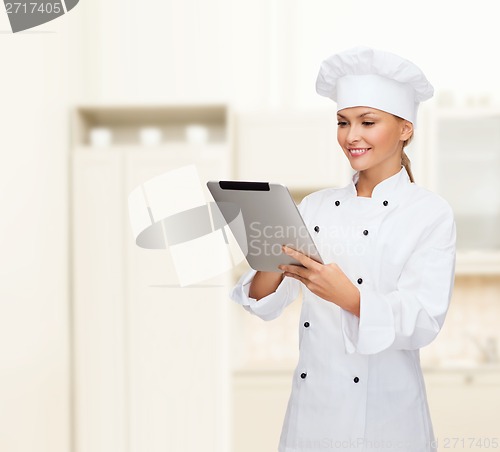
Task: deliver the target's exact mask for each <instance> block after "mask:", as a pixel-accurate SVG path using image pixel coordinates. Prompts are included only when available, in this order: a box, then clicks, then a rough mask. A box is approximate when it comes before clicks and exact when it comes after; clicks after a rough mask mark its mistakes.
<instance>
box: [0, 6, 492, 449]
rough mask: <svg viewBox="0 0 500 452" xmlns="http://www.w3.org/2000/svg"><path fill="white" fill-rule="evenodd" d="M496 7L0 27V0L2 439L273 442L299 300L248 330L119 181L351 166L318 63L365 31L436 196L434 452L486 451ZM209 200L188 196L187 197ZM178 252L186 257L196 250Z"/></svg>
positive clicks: (164, 13) (95, 18)
mask: <svg viewBox="0 0 500 452" xmlns="http://www.w3.org/2000/svg"><path fill="white" fill-rule="evenodd" d="M495 6H496V4H495V2H492V1H485V0H478V1H476V2H475V3H474V7H466V6H460V5H459V4H457V3H456V2H452V1H451V0H443V1H440V2H435V1H433V2H431V1H429V0H424V1H420V2H407V3H405V4H404V5H403V4H402V3H401V2H398V1H396V0H386V1H379V2H368V1H364V0H360V1H358V2H340V1H338V0H312V1H311V0H308V1H305V0H253V1H244V0H204V1H202V0H164V1H159V0H156V1H153V0H143V1H139V0H120V1H118V0H106V1H98V0H81V2H80V4H78V6H77V7H76V8H75V9H73V10H72V11H71V12H70V13H68V14H67V15H65V16H64V17H62V18H60V19H58V20H56V21H54V22H50V23H48V24H46V25H44V26H41V27H38V28H37V29H34V30H31V31H28V32H25V33H19V34H15V35H13V34H12V33H10V32H9V31H8V30H9V24H8V21H7V16H6V15H4V14H0V21H1V26H0V30H2V33H0V41H1V47H0V48H1V53H2V55H3V59H4V62H3V65H2V71H1V76H0V78H1V81H2V83H1V84H0V90H1V100H2V108H1V111H2V122H1V124H2V127H1V133H0V140H1V147H0V152H1V155H2V164H1V165H0V184H1V191H0V209H1V216H0V224H1V231H0V232H1V234H0V241H1V245H0V250H1V255H2V259H1V260H0V451H5V452H7V451H8V452H14V451H15V452H35V451H36V452H101V451H102V452H110V451H116V452H144V451H148V452H156V451H162V452H167V451H168V452H170V451H171V452H177V451H178V452H191V451H200V450H203V451H205V452H209V451H211V452H247V451H248V452H249V451H262V452H266V451H274V450H276V446H277V442H278V438H279V433H280V429H281V423H282V421H283V416H284V412H285V408H286V402H287V398H288V394H289V390H290V383H291V378H292V371H293V368H294V365H295V360H296V358H297V346H298V314H299V310H300V300H298V301H296V302H295V303H293V304H292V305H291V306H290V307H289V308H288V309H287V311H286V312H285V313H284V314H283V315H282V317H280V318H279V319H276V320H275V321H273V322H271V323H266V322H263V321H261V320H260V319H258V318H256V317H252V316H251V315H250V314H248V313H246V312H245V311H243V310H242V309H241V308H240V307H238V306H236V305H235V304H234V303H233V302H231V301H230V300H229V298H228V292H229V288H230V287H231V285H232V284H233V283H234V281H235V280H236V278H238V276H239V275H241V274H242V273H243V272H244V271H246V269H247V268H248V266H247V264H246V263H242V264H240V265H239V266H238V267H236V268H235V269H234V270H233V271H232V272H229V273H228V274H225V275H221V276H220V277H217V278H213V279H212V280H210V281H206V282H205V283H204V284H199V285H196V286H194V287H189V288H183V289H181V288H179V287H176V284H178V281H177V277H176V274H175V271H174V268H173V265H172V262H171V261H170V258H169V255H168V253H167V252H165V251H150V250H143V249H140V248H137V247H136V246H135V245H134V241H133V237H132V233H131V230H130V227H129V222H128V213H127V196H128V193H129V192H130V191H131V190H132V189H133V188H134V187H136V186H137V185H139V184H140V183H142V182H144V181H146V180H148V179H150V178H151V177H153V176H155V175H158V174H161V173H163V172H165V171H168V170H169V169H174V168H177V167H180V166H183V165H186V164H190V163H194V164H195V165H196V167H197V169H198V172H199V174H200V177H201V178H202V182H203V183H204V182H205V181H206V180H209V179H217V178H237V179H254V180H268V179H269V180H273V181H276V182H280V183H284V184H286V185H288V186H289V188H290V189H291V191H292V193H293V195H294V197H295V198H296V201H297V202H299V201H300V200H301V199H302V197H303V196H304V195H306V194H307V193H310V192H311V191H314V190H317V189H321V188H324V187H328V186H341V185H344V184H346V183H348V182H349V180H350V177H351V174H352V172H351V169H350V167H349V166H348V165H347V163H346V161H345V159H344V157H343V156H342V154H341V151H340V150H339V147H338V144H337V142H336V138H335V136H336V122H335V105H334V104H333V103H332V102H331V101H329V100H327V99H325V98H322V97H320V96H318V95H317V94H316V93H315V88H314V83H315V78H316V74H317V71H318V68H319V64H320V63H321V61H322V60H323V59H324V58H326V57H327V56H328V55H330V54H332V53H334V52H337V51H340V50H343V49H346V48H349V47H353V46H354V45H360V44H364V45H370V46H373V47H378V48H381V49H385V50H388V51H392V52H395V53H399V54H401V55H403V56H405V57H407V58H409V59H411V60H412V61H414V62H415V63H417V64H418V65H419V66H420V67H421V68H423V70H424V71H425V73H426V75H427V76H428V78H429V79H430V80H431V82H432V83H433V85H434V87H435V90H436V93H435V97H434V98H433V99H432V100H430V101H428V102H427V103H426V104H424V105H423V106H422V107H421V111H420V117H419V123H418V127H417V130H416V136H415V139H414V141H413V142H412V144H411V146H410V148H409V151H408V155H409V157H410V159H411V160H412V165H413V170H414V174H415V178H416V182H417V183H418V184H420V185H422V186H425V187H427V188H429V189H430V190H433V191H436V192H438V193H440V194H441V195H442V196H444V197H445V198H446V199H448V201H449V202H450V203H451V204H452V206H453V208H454V211H455V214H456V220H457V228H458V256H457V274H456V285H455V290H454V294H453V300H452V304H451V308H450V311H449V315H448V318H447V321H446V324H445V326H444V328H443V330H442V332H441V333H440V335H439V336H438V339H437V340H436V341H435V342H434V343H433V344H431V345H430V346H428V347H426V348H425V349H423V350H422V353H421V355H422V366H423V367H424V371H425V378H426V383H427V392H428V397H429V403H430V407H431V414H432V418H433V421H434V428H435V433H436V436H437V438H438V442H439V446H440V448H454V449H455V450H483V449H485V448H486V449H488V448H492V449H493V448H499V447H500V444H499V443H500V422H499V419H500V364H499V346H500V329H499V328H498V325H499V321H500V234H499V231H500V177H499V174H500V88H499V85H498V80H499V79H500V63H499V62H498V56H497V54H498V52H497V45H496V44H497V43H498V42H499V41H500V28H499V27H498V23H497V22H498V20H497V15H495V14H494V11H496V10H495V9H494V8H495ZM207 200H209V198H208V192H207ZM193 259H196V256H193Z"/></svg>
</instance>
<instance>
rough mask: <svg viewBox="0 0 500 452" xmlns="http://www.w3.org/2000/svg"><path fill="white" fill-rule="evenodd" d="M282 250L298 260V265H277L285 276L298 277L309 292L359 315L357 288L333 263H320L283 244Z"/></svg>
mask: <svg viewBox="0 0 500 452" xmlns="http://www.w3.org/2000/svg"><path fill="white" fill-rule="evenodd" d="M282 248H283V252H284V253H286V254H288V255H289V256H291V257H293V258H294V259H296V260H297V261H299V262H300V263H301V264H302V265H303V266H304V267H305V268H304V267H300V266H298V265H279V266H278V268H280V269H281V270H283V271H284V272H285V276H290V277H291V278H295V279H298V280H299V281H300V282H302V283H303V284H304V285H305V286H306V287H307V288H308V289H309V290H310V291H311V292H313V293H314V294H316V295H317V296H318V297H321V298H323V299H324V300H327V301H331V302H332V303H335V304H336V305H338V306H340V307H341V308H342V309H345V310H347V311H349V312H352V313H353V314H354V315H356V316H358V317H359V301H360V294H359V289H358V288H357V287H356V286H355V285H354V284H353V283H352V282H351V281H350V279H349V278H348V277H347V276H346V274H345V273H344V272H343V271H342V269H341V268H340V267H339V266H338V265H337V264H335V263H331V264H326V265H325V264H320V263H319V262H316V261H315V260H313V259H311V258H310V257H307V256H306V255H305V254H302V253H300V252H299V251H295V250H293V249H292V248H289V247H287V246H283V247H282Z"/></svg>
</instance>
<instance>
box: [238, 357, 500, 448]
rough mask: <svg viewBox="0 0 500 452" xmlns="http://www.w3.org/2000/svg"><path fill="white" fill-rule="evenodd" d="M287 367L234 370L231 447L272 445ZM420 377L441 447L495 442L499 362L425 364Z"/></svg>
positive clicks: (498, 436)
mask: <svg viewBox="0 0 500 452" xmlns="http://www.w3.org/2000/svg"><path fill="white" fill-rule="evenodd" d="M292 373H293V368H292V367H290V368H283V369H274V370H273V369H266V368H264V367H262V368H254V369H239V370H238V371H236V372H234V374H233V391H234V397H233V422H234V427H233V432H234V438H233V450H235V451H238V452H253V451H255V450H276V448H277V445H278V441H279V435H280V432H281V426H282V423H283V419H284V415H285V410H286V404H287V402H288V397H289V395H290V390H291V382H292ZM424 378H425V382H426V390H427V396H428V401H429V407H430V411H431V418H432V422H433V427H434V433H435V437H436V442H437V445H438V447H439V450H440V451H441V450H447V449H450V450H464V451H465V450H467V451H469V452H473V451H483V450H485V449H486V450H490V449H491V450H495V449H498V448H499V447H500V424H499V423H498V419H499V418H500V368H498V367H494V366H493V367H488V366H486V367H478V368H474V367H471V368H455V369H453V368H448V369H447V368H429V369H424ZM495 444H496V446H495Z"/></svg>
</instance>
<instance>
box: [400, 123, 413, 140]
mask: <svg viewBox="0 0 500 452" xmlns="http://www.w3.org/2000/svg"><path fill="white" fill-rule="evenodd" d="M412 135H413V124H412V123H411V122H410V121H407V120H406V119H403V123H402V126H401V137H400V140H401V141H406V140H408V139H409V138H410V137H411V136H412Z"/></svg>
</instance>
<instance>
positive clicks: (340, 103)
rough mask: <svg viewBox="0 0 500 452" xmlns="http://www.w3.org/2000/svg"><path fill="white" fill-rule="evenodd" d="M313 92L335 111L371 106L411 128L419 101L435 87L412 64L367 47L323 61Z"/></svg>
mask: <svg viewBox="0 0 500 452" xmlns="http://www.w3.org/2000/svg"><path fill="white" fill-rule="evenodd" d="M316 91H317V92H318V94H320V95H322V96H325V97H329V98H330V99H332V100H333V101H335V102H336V103H337V111H340V110H342V109H344V108H349V107H361V106H363V107H371V108H376V109H378V110H382V111H385V112H387V113H392V114H393V115H396V116H399V117H400V118H403V119H406V120H408V121H410V122H411V123H413V125H415V124H416V119H417V111H418V106H419V104H420V102H423V101H425V100H427V99H430V98H431V97H432V95H433V94H434V88H433V87H432V85H431V84H430V83H429V81H428V80H427V78H426V77H425V75H424V73H423V72H422V71H421V70H420V68H419V67H418V66H416V65H415V64H414V63H412V62H411V61H408V60H406V59H404V58H402V57H400V56H398V55H395V54H393V53H389V52H384V51H381V50H376V49H372V48H369V47H354V48H353V49H350V50H346V51H344V52H340V53H337V54H334V55H332V56H330V57H329V58H327V59H326V60H324V61H323V63H322V64H321V67H320V70H319V74H318V77H317V80H316Z"/></svg>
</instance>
